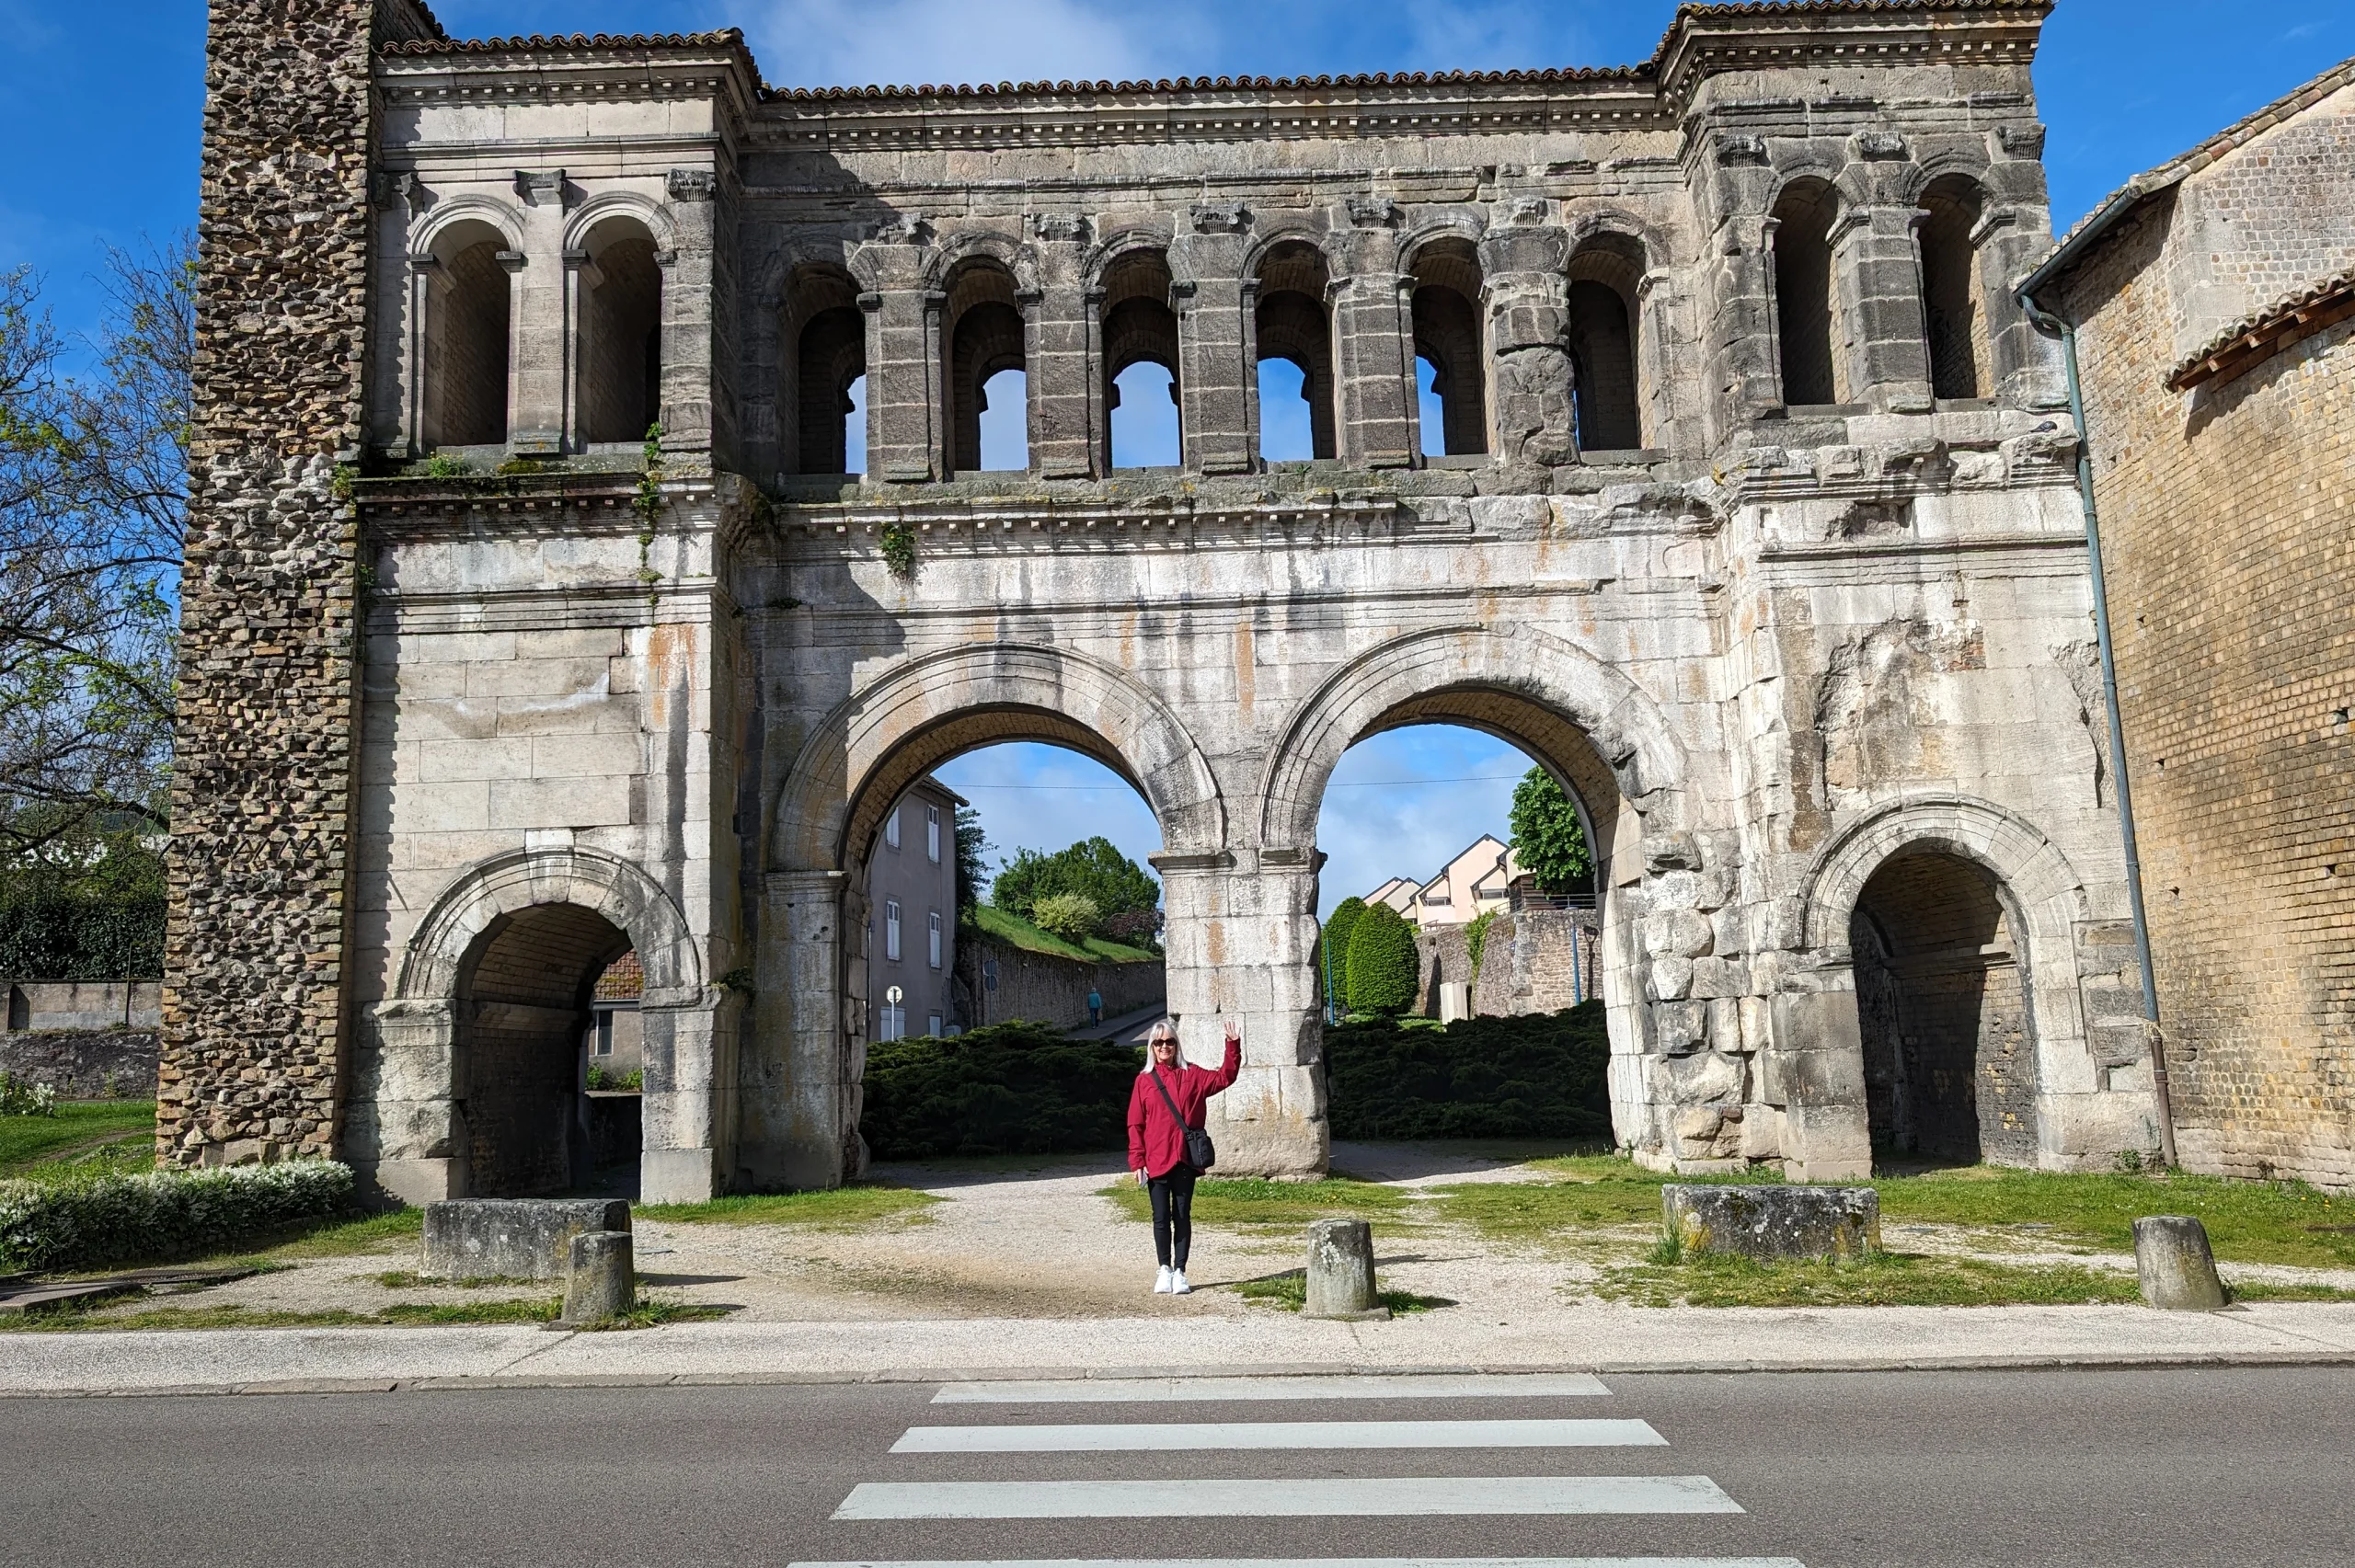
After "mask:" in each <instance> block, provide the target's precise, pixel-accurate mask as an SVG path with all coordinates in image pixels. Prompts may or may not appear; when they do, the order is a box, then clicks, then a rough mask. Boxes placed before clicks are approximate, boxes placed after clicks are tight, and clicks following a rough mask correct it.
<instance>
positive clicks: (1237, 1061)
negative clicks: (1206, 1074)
mask: <svg viewBox="0 0 2355 1568" xmlns="http://www.w3.org/2000/svg"><path fill="white" fill-rule="evenodd" d="M1242 1070H1243V1042H1242V1041H1241V1040H1229V1041H1227V1042H1226V1055H1225V1056H1224V1057H1223V1058H1222V1059H1220V1061H1219V1064H1218V1070H1217V1071H1216V1072H1213V1073H1212V1074H1211V1075H1210V1076H1211V1085H1210V1087H1209V1089H1207V1090H1205V1091H1204V1092H1203V1093H1204V1097H1205V1098H1208V1097H1209V1096H1210V1095H1212V1094H1215V1093H1218V1092H1219V1091H1220V1090H1222V1089H1223V1088H1225V1087H1226V1086H1227V1085H1228V1084H1230V1083H1232V1082H1235V1075H1236V1074H1238V1073H1240V1072H1241V1071H1242Z"/></svg>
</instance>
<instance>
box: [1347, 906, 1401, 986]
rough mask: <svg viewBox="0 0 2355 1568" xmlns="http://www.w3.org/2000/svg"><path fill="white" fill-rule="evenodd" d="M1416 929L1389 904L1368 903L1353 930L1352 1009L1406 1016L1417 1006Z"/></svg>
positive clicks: (1351, 963)
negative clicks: (1407, 1012) (1409, 1010)
mask: <svg viewBox="0 0 2355 1568" xmlns="http://www.w3.org/2000/svg"><path fill="white" fill-rule="evenodd" d="M1417 967H1418V960H1417V956H1416V952H1415V928H1414V927H1413V926H1410V925H1408V924H1407V921H1406V919H1405V917H1404V916H1402V915H1400V914H1399V913H1398V911H1397V910H1394V909H1392V908H1391V907H1390V906H1389V905H1387V904H1368V905H1367V906H1366V908H1365V913H1363V914H1361V915H1360V916H1359V917H1358V921H1357V924H1356V925H1355V926H1353V927H1351V928H1350V1007H1351V1008H1352V1009H1354V1010H1355V1011H1357V1012H1360V1013H1404V1012H1406V1011H1407V1008H1409V1007H1412V1006H1413V1005H1414V1004H1415V979H1416V973H1415V971H1416V969H1417Z"/></svg>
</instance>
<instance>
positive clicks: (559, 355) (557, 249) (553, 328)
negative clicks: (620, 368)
mask: <svg viewBox="0 0 2355 1568" xmlns="http://www.w3.org/2000/svg"><path fill="white" fill-rule="evenodd" d="M515 194H516V197H517V199H518V203H519V205H521V206H522V208H523V248H522V249H521V250H512V251H501V252H500V255H499V264H500V266H502V267H504V268H506V269H507V270H508V272H509V273H510V274H511V275H512V278H513V281H512V282H511V285H510V293H509V306H508V315H507V320H508V347H507V447H508V450H509V451H511V452H517V453H521V454H524V455H529V456H539V457H555V456H558V455H561V454H562V452H563V451H564V404H565V381H566V379H567V378H566V374H565V369H566V361H567V359H568V357H569V354H568V350H569V342H568V338H569V334H568V333H567V332H566V330H565V328H566V326H567V322H566V317H565V308H564V305H565V300H564V296H565V282H566V269H565V267H564V264H563V260H562V257H563V254H564V209H565V183H564V171H563V170H562V169H517V170H516V171H515Z"/></svg>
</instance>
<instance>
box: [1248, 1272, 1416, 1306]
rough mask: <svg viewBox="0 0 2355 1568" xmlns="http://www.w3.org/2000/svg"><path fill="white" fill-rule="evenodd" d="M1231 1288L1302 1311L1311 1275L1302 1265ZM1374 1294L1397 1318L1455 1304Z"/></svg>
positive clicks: (1405, 1294)
mask: <svg viewBox="0 0 2355 1568" xmlns="http://www.w3.org/2000/svg"><path fill="white" fill-rule="evenodd" d="M1232 1288H1233V1289H1234V1291H1235V1294H1236V1295H1237V1296H1240V1297H1242V1298H1243V1299H1245V1300H1246V1301H1257V1302H1259V1303H1261V1304H1263V1305H1265V1306H1270V1307H1274V1308H1277V1309H1278V1310H1281V1311H1286V1312H1298V1311H1303V1310H1306V1308H1307V1306H1308V1276H1307V1275H1306V1274H1305V1273H1304V1272H1303V1271H1301V1270H1299V1269H1293V1270H1292V1272H1291V1273H1289V1274H1279V1275H1272V1276H1269V1277H1268V1278H1266V1279H1246V1280H1244V1281H1242V1282H1241V1283H1240V1284H1237V1285H1235V1286H1234V1287H1232ZM1373 1294H1374V1299H1376V1300H1378V1301H1380V1302H1381V1303H1382V1304H1383V1305H1384V1306H1385V1307H1387V1308H1389V1309H1390V1315H1391V1316H1392V1317H1394V1318H1395V1317H1404V1316H1405V1315H1406V1314H1407V1313H1409V1312H1428V1311H1430V1310H1432V1309H1433V1308H1435V1307H1453V1306H1454V1305H1455V1303H1454V1302H1453V1301H1451V1300H1449V1299H1447V1298H1446V1297H1444V1296H1418V1295H1416V1294H1415V1293H1414V1292H1413V1291H1411V1290H1376V1291H1375V1292H1374V1293H1373Z"/></svg>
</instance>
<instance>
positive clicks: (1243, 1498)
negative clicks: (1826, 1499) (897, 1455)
mask: <svg viewBox="0 0 2355 1568" xmlns="http://www.w3.org/2000/svg"><path fill="white" fill-rule="evenodd" d="M1741 1511H1742V1507H1741V1505H1740V1504H1739V1503H1737V1502H1735V1501H1734V1500H1733V1499H1732V1498H1730V1497H1729V1496H1727V1495H1726V1494H1725V1493H1724V1492H1723V1491H1722V1490H1720V1489H1719V1487H1718V1486H1717V1482H1714V1481H1711V1480H1710V1479H1709V1478H1708V1477H1707V1476H1706V1475H1563V1476H1545V1475H1537V1476H1472V1477H1457V1476H1431V1477H1404V1478H1393V1477H1361V1476H1341V1477H1323V1478H1318V1479H1313V1480H1258V1479H1254V1480H1240V1481H1203V1480H1183V1481H915V1482H861V1483H860V1484H859V1485H857V1486H856V1487H854V1488H852V1489H851V1494H850V1495H849V1496H848V1497H845V1498H844V1499H843V1505H842V1506H841V1507H839V1508H837V1509H835V1510H834V1517H835V1518H837V1519H1140V1518H1174V1517H1181V1516H1182V1517H1191V1518H1211V1517H1222V1516H1224V1517H1245V1518H1300V1517H1308V1516H1331V1515H1350V1516H1358V1517H1376V1516H1398V1515H1442V1514H1449V1515H1472V1514H1739V1513H1740V1512H1741Z"/></svg>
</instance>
